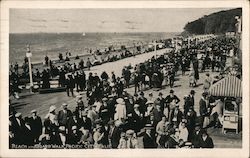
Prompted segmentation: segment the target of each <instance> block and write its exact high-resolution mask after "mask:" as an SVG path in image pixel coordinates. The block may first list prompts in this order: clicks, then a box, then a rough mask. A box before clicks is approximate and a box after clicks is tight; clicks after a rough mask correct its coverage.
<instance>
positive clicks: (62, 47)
mask: <svg viewBox="0 0 250 158" xmlns="http://www.w3.org/2000/svg"><path fill="white" fill-rule="evenodd" d="M175 35H177V33H85V34H83V33H30V34H10V36H9V63H15V62H18V63H19V64H21V63H23V59H24V57H25V54H26V46H27V44H29V45H30V50H31V52H32V58H31V59H32V62H43V61H44V57H45V55H48V57H49V58H50V59H58V54H59V53H63V55H65V53H66V52H67V51H69V52H71V54H72V55H77V54H85V53H89V49H92V50H93V51H95V50H96V49H99V50H104V49H105V48H107V47H108V46H110V45H113V46H114V47H115V48H120V46H121V45H126V46H127V47H129V46H133V45H134V43H135V44H138V43H140V42H142V43H144V44H145V43H149V42H152V41H153V40H159V39H167V38H172V37H174V36H175Z"/></svg>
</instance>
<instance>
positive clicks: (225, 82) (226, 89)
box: [209, 76, 242, 97]
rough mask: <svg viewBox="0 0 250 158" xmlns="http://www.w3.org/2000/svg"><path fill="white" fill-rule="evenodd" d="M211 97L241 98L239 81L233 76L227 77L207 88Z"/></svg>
mask: <svg viewBox="0 0 250 158" xmlns="http://www.w3.org/2000/svg"><path fill="white" fill-rule="evenodd" d="M209 94H210V95H213V96H225V97H242V86H241V80H240V79H238V78H237V77H235V76H227V77H225V78H223V79H222V80H220V81H218V82H216V83H215V84H213V85H212V86H211V87H210V88H209Z"/></svg>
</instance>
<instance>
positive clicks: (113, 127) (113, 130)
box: [109, 120, 121, 149]
mask: <svg viewBox="0 0 250 158" xmlns="http://www.w3.org/2000/svg"><path fill="white" fill-rule="evenodd" d="M109 125H110V129H109V139H110V142H111V147H112V148H113V149H116V148H117V147H118V145H119V140H120V136H121V129H120V128H119V123H118V121H116V122H114V121H112V120H111V121H110V122H109Z"/></svg>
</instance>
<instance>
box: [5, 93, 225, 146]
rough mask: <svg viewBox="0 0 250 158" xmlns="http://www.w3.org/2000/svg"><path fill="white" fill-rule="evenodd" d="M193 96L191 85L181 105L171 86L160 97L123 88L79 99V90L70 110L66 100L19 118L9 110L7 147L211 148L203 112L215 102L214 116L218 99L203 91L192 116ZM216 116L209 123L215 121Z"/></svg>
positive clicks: (18, 115)
mask: <svg viewBox="0 0 250 158" xmlns="http://www.w3.org/2000/svg"><path fill="white" fill-rule="evenodd" d="M150 95H152V94H150ZM194 96H195V91H194V90H191V92H190V94H189V95H186V96H185V97H184V100H185V103H184V110H180V108H179V104H178V103H179V101H180V99H179V98H178V97H177V96H176V95H175V94H174V90H172V89H171V90H170V93H169V95H167V96H166V97H164V96H163V94H162V93H159V96H158V97H157V98H156V99H153V100H152V99H150V96H149V97H148V98H146V97H145V96H144V93H143V92H140V93H139V94H137V93H136V94H135V95H134V96H131V95H129V94H128V93H126V92H125V91H123V93H122V94H121V95H120V96H119V97H118V96H113V95H109V96H107V97H103V98H102V99H101V100H96V101H95V102H94V103H93V104H90V103H89V104H85V103H84V102H83V100H82V96H77V98H76V104H77V106H76V108H75V110H72V111H71V110H69V109H68V107H67V106H68V105H67V104H66V103H64V104H62V110H59V111H57V108H56V107H55V106H54V105H52V106H50V108H49V111H48V114H47V115H46V116H45V118H44V120H42V119H41V118H40V117H39V116H38V115H37V111H36V110H32V111H31V116H30V117H25V118H24V119H23V118H22V115H21V113H18V112H13V114H12V115H11V116H10V119H9V120H10V126H9V128H10V134H9V136H10V148H18V147H19V146H21V147H24V148H25V147H30V148H35V147H42V148H74V147H76V148H98V149H99V148H102V149H103V148H104V149H108V148H119V149H126V148H139V147H140V148H191V147H192V148H213V147H214V144H213V140H212V138H211V137H209V135H208V134H207V132H206V128H207V127H208V126H209V124H205V123H204V122H205V121H204V118H205V117H206V116H209V115H210V114H211V113H212V111H211V112H209V111H208V109H209V108H212V109H213V107H217V108H216V110H215V112H214V111H213V113H216V114H218V116H220V115H221V114H222V113H221V111H219V110H220V107H219V106H221V102H220V101H217V100H213V101H212V99H211V98H209V99H208V94H207V93H206V92H204V93H203V97H202V98H201V100H200V115H201V116H202V119H203V120H202V121H197V120H198V117H197V114H196V112H195V110H194V99H195V98H194ZM151 98H152V96H151ZM207 101H208V103H207ZM212 105H215V106H212ZM208 107H209V108H208ZM218 109H219V110H218ZM217 118H218V120H216V119H214V120H215V122H214V123H220V122H219V117H217Z"/></svg>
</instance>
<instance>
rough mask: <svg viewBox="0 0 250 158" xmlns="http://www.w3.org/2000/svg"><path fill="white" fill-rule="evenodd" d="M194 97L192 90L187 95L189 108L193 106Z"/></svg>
mask: <svg viewBox="0 0 250 158" xmlns="http://www.w3.org/2000/svg"><path fill="white" fill-rule="evenodd" d="M194 95H195V91H194V90H193V89H192V90H191V91H190V94H189V98H190V103H191V106H194Z"/></svg>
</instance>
